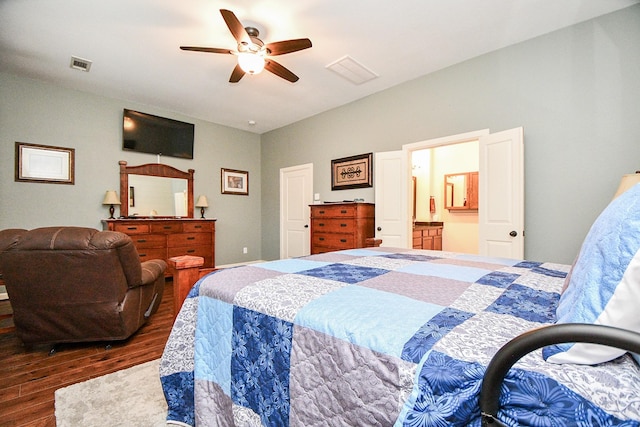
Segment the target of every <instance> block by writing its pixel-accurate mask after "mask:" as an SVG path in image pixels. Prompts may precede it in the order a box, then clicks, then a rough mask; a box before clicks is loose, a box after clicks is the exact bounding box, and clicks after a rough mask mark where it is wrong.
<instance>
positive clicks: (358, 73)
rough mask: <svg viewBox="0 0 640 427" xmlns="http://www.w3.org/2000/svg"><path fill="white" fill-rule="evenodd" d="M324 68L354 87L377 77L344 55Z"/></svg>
mask: <svg viewBox="0 0 640 427" xmlns="http://www.w3.org/2000/svg"><path fill="white" fill-rule="evenodd" d="M326 68H328V69H329V70H331V71H333V72H334V73H336V74H338V75H339V76H340V77H343V78H345V79H347V80H349V81H350V82H351V83H353V84H356V85H360V84H362V83H365V82H368V81H369V80H373V79H375V78H376V77H378V75H377V74H376V73H374V72H373V71H371V70H370V69H368V68H367V67H365V66H364V65H362V64H361V63H359V62H358V61H356V60H355V59H353V58H352V57H350V56H349V55H345V56H343V57H342V58H340V59H338V60H337V61H335V62H332V63H331V64H329V65H327V67H326Z"/></svg>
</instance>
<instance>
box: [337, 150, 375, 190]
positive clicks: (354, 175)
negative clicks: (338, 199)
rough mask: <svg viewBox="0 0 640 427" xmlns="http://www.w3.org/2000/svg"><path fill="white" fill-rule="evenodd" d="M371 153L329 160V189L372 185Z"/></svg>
mask: <svg viewBox="0 0 640 427" xmlns="http://www.w3.org/2000/svg"><path fill="white" fill-rule="evenodd" d="M372 173H373V153H367V154H359V155H357V156H351V157H343V158H342V159H335V160H331V190H346V189H348V188H363V187H373V175H372Z"/></svg>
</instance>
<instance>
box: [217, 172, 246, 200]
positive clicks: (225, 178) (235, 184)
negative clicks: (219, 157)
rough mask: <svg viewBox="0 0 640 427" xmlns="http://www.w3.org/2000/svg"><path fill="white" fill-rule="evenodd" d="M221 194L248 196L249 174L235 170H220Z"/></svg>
mask: <svg viewBox="0 0 640 427" xmlns="http://www.w3.org/2000/svg"><path fill="white" fill-rule="evenodd" d="M221 173H222V194H239V195H241V196H248V195H249V172H247V171H239V170H236V169H225V168H222V169H221Z"/></svg>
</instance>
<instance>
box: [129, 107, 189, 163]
mask: <svg viewBox="0 0 640 427" xmlns="http://www.w3.org/2000/svg"><path fill="white" fill-rule="evenodd" d="M193 134H194V125H193V124H192V123H186V122H181V121H178V120H173V119H167V118H164V117H158V116H154V115H152V114H147V113H141V112H139V111H133V110H128V109H126V108H125V110H124V118H123V126H122V149H123V150H128V151H137V152H140V153H150V154H160V155H162V156H170V157H180V158H183V159H193Z"/></svg>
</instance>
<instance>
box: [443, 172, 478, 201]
mask: <svg viewBox="0 0 640 427" xmlns="http://www.w3.org/2000/svg"><path fill="white" fill-rule="evenodd" d="M444 208H445V209H448V210H449V211H452V210H477V209H478V172H464V173H456V174H447V175H445V176H444Z"/></svg>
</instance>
